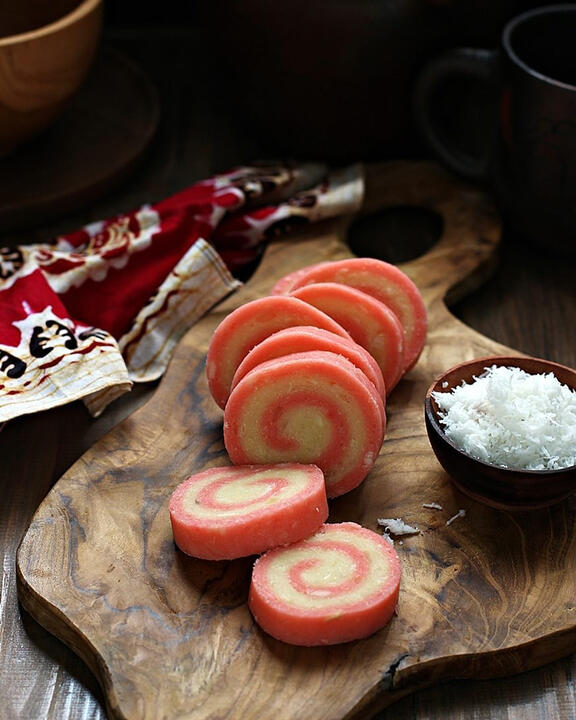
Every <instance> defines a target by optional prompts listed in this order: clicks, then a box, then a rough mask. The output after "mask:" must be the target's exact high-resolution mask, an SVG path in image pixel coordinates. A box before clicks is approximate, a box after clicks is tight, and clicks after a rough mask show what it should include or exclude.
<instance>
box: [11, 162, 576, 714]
mask: <svg viewBox="0 0 576 720" xmlns="http://www.w3.org/2000/svg"><path fill="white" fill-rule="evenodd" d="M368 189H369V192H368V194H367V198H366V206H365V210H366V212H369V213H370V212H373V211H375V210H377V209H378V208H381V207H386V206H397V205H416V206H419V207H425V208H428V209H431V210H434V211H436V212H438V213H439V214H440V215H441V216H442V218H443V223H444V228H443V233H442V238H441V240H440V241H439V242H438V243H437V244H436V245H435V246H434V247H433V248H432V249H431V250H430V251H429V252H428V253H427V254H426V255H425V256H424V257H422V258H419V259H417V260H414V261H411V262H409V263H406V264H404V265H403V266H402V267H403V269H404V270H405V271H406V272H407V273H408V274H409V275H410V276H411V277H412V278H413V279H414V280H415V282H416V283H417V284H418V286H419V287H420V288H421V290H422V292H423V295H424V298H425V301H426V303H427V306H428V308H429V316H430V332H429V339H428V343H427V345H426V348H425V350H424V353H423V355H422V357H421V359H420V361H419V363H418V364H417V365H416V367H415V368H414V369H413V370H412V371H411V372H410V373H409V374H408V375H407V376H406V377H405V379H404V380H403V381H402V382H401V383H400V384H399V386H398V387H397V388H396V389H395V391H394V392H393V394H392V396H391V397H390V399H389V404H388V408H387V413H388V423H389V424H388V433H387V438H386V440H385V443H384V446H383V449H382V453H381V455H380V458H379V460H378V462H377V465H376V467H375V469H374V471H373V472H372V473H371V474H370V476H369V477H368V479H367V480H366V481H365V482H364V483H363V484H362V486H361V487H360V488H358V489H357V490H355V491H353V492H352V493H349V494H348V495H345V496H343V497H341V498H338V499H337V500H335V501H332V503H331V511H330V521H332V522H338V521H343V520H353V521H356V522H359V523H361V524H363V525H365V526H366V527H371V528H373V529H376V527H377V522H376V521H377V518H378V517H402V518H403V519H404V520H405V521H407V522H409V523H410V524H416V525H417V526H418V527H419V528H420V529H421V531H422V532H421V534H420V535H418V536H414V537H412V538H409V539H405V540H404V542H403V544H402V545H398V550H399V554H400V557H401V560H402V562H403V567H404V577H403V584H402V591H401V596H400V602H399V606H398V615H397V617H396V618H394V620H393V622H392V623H391V624H390V626H389V627H388V628H387V629H385V630H383V631H381V632H379V633H377V634H376V635H374V636H373V637H372V638H369V639H368V640H365V641H361V642H357V643H350V644H346V645H342V646H335V647H332V648H312V649H306V648H295V647H290V646H288V645H285V644H283V643H280V642H277V641H274V640H272V639H271V638H269V637H267V636H266V635H265V634H264V633H262V632H261V631H260V630H259V629H258V628H257V627H256V626H255V625H254V623H253V621H252V619H251V616H250V614H249V612H248V610H247V607H246V602H245V601H246V597H247V590H248V583H249V574H250V565H251V559H245V560H238V561H234V562H229V563H209V562H204V561H198V560H194V559H192V558H188V557H186V556H184V555H182V554H181V553H180V552H178V551H177V550H176V549H175V547H174V545H173V543H172V540H171V533H170V527H169V520H168V514H167V503H168V500H169V496H170V493H171V491H172V489H173V488H174V487H175V485H176V484H177V483H178V482H180V481H181V480H182V479H184V478H185V477H186V476H187V474H189V473H190V472H192V471H194V470H198V469H201V468H204V467H208V466H212V465H218V464H223V463H225V462H226V456H225V452H224V449H223V445H222V438H221V421H222V416H221V412H220V411H219V410H218V409H217V408H216V406H215V404H214V403H213V401H212V400H211V399H210V398H209V396H208V393H207V388H206V383H205V379H204V372H203V371H204V364H203V363H204V355H205V351H206V347H207V344H208V342H209V338H210V335H211V333H212V331H213V329H214V327H215V326H216V324H217V323H218V322H219V321H220V319H221V318H222V317H223V316H224V315H225V314H226V313H227V312H229V311H230V310H231V309H232V308H234V307H236V306H238V305H239V304H241V303H243V302H246V301H247V300H249V299H252V298H254V297H259V296H261V295H264V294H266V293H267V292H268V290H269V289H270V287H271V285H272V284H273V282H274V281H275V280H276V279H277V278H278V277H279V276H280V275H282V274H283V273H285V272H289V271H290V270H293V269H296V268H297V267H301V266H303V265H306V264H310V263H313V262H318V261H321V260H325V259H336V258H341V257H345V256H347V255H348V254H349V251H348V249H347V247H346V245H345V242H344V238H345V233H346V227H347V223H346V222H342V221H339V222H334V223H330V224H327V225H326V226H325V227H324V228H323V233H322V234H320V235H319V234H318V230H317V229H316V230H315V231H314V233H313V234H310V235H308V236H303V237H300V238H299V239H298V240H296V239H295V240H293V241H290V240H286V241H284V242H282V243H276V244H274V245H272V246H270V248H269V249H268V251H267V253H266V256H265V259H264V261H263V263H262V265H261V266H260V268H259V270H258V271H257V273H256V275H255V276H254V277H253V278H252V279H251V281H250V282H249V284H248V285H247V286H246V287H245V288H244V289H243V290H241V291H240V292H238V293H237V294H235V295H234V296H232V297H231V298H230V299H229V300H228V301H227V302H226V303H224V304H223V305H221V306H219V307H218V308H217V309H216V310H215V311H214V312H212V313H211V314H210V315H209V316H208V317H206V318H205V319H204V320H203V321H201V322H200V323H199V324H197V325H196V326H195V327H194V328H193V329H192V330H191V331H190V332H189V333H188V334H187V335H186V337H185V338H184V340H183V341H182V343H181V345H180V346H179V348H178V351H177V353H176V355H175V357H174V359H173V361H172V363H171V366H170V368H169V371H168V374H167V376H166V377H165V378H164V380H163V381H162V383H161V385H160V387H159V389H158V391H157V392H156V394H155V395H154V397H153V398H152V400H150V401H149V402H148V403H147V404H146V405H145V406H144V407H143V408H141V409H140V410H139V411H138V412H137V413H136V414H135V415H133V416H131V417H130V418H129V419H127V420H126V421H124V422H123V423H122V424H121V425H120V426H118V427H117V428H115V429H114V430H113V431H112V432H111V433H109V434H108V435H107V436H105V437H104V438H103V439H102V440H100V441H99V442H98V443H96V444H95V445H94V447H93V448H91V449H90V450H89V451H88V452H87V453H86V454H85V455H84V456H83V457H82V458H81V459H80V460H79V461H78V462H77V463H76V464H75V465H74V466H73V467H72V468H71V469H70V470H69V471H68V472H67V473H66V474H65V475H64V476H63V477H62V479H61V480H60V481H59V482H58V483H57V484H56V486H55V487H54V489H53V490H52V491H51V492H50V493H49V494H48V496H47V498H46V499H45V501H44V502H43V503H42V504H41V505H40V508H39V510H38V512H37V513H36V515H35V516H34V518H33V521H32V524H31V526H30V529H29V530H28V532H27V533H26V535H25V537H24V539H23V542H22V545H21V547H20V551H19V555H18V575H19V592H20V598H21V601H22V603H23V605H24V607H25V608H26V609H27V610H28V611H29V612H30V613H31V614H32V615H33V616H34V617H35V618H36V619H37V620H38V621H39V622H40V623H41V624H42V625H44V626H45V627H47V628H48V629H49V630H50V631H51V632H53V633H55V634H56V635H57V636H58V637H60V638H61V639H62V640H64V642H66V643H67V644H68V645H69V646H70V647H71V648H72V649H73V650H74V651H75V652H77V653H78V654H79V655H80V656H81V657H83V658H84V660H85V661H86V662H87V664H88V665H89V666H90V668H91V669H92V670H93V672H94V673H95V675H96V676H97V677H98V679H99V681H100V682H101V684H102V686H103V688H104V692H105V697H106V703H107V708H108V713H109V716H110V717H117V718H157V717H162V716H165V717H183V716H184V715H185V716H186V717H190V718H216V717H223V716H226V717H228V718H272V717H277V718H287V719H288V718H293V717H301V716H302V717H304V716H305V717H314V718H334V719H335V718H338V719H342V718H365V717H368V716H369V714H371V713H373V712H375V711H376V710H377V709H378V708H379V707H382V706H384V705H386V704H388V703H390V702H392V701H393V700H395V699H397V698H398V697H400V696H401V695H402V694H406V693H409V692H411V691H413V690H414V689H417V688H419V687H422V686H424V685H429V684H432V683H435V682H437V681H438V680H441V679H443V678H449V677H494V676H499V675H505V674H509V673H514V672H519V671H522V670H526V669H529V668H532V667H536V666H538V665H541V664H543V663H545V662H549V661H550V660H553V659H555V658H558V657H561V656H563V655H566V654H568V653H569V652H572V651H573V650H574V648H575V647H576V609H575V606H574V598H575V597H576V593H575V590H576V588H575V582H576V581H575V576H574V572H573V569H574V564H575V553H576V542H575V538H574V533H573V532H572V526H573V524H574V518H573V513H574V503H573V501H572V500H569V501H567V502H565V503H563V504H561V505H558V506H556V507H554V508H550V509H548V510H546V511H540V512H538V513H537V514H534V513H532V514H518V515H514V514H510V513H506V512H502V511H497V510H492V509H490V508H487V507H484V506H482V505H479V504H477V503H474V502H473V501H471V500H468V499H466V498H464V496H462V495H460V494H459V493H458V492H457V491H456V490H454V489H453V486H452V485H451V483H450V482H449V480H448V478H447V477H446V475H445V474H444V473H443V471H442V470H441V468H440V467H439V465H438V464H437V462H436V460H435V458H434V456H433V454H432V451H431V450H430V447H429V444H428V442H427V439H426V436H425V430H424V422H423V399H424V394H425V391H426V389H427V387H428V385H429V384H430V382H431V381H432V379H433V378H434V377H435V376H436V375H437V374H438V373H440V372H441V371H443V370H445V369H446V368H447V367H449V366H450V365H453V364H456V363H457V362H462V361H464V360H467V359H471V358H473V357H475V356H478V355H487V354H492V353H493V354H499V353H508V352H510V350H509V349H508V348H506V347H504V346H502V345H499V344H498V343H496V342H494V341H492V340H489V339H487V338H485V337H483V336H482V335H480V334H478V333H477V332H475V331H473V330H471V329H470V328H467V327H466V326H465V325H463V324H462V323H461V322H459V321H458V320H456V319H455V318H454V317H453V316H452V315H451V314H450V312H449V311H448V310H447V309H446V306H445V303H444V298H445V296H446V295H447V294H450V295H451V297H452V299H454V298H455V297H456V296H458V297H462V296H463V295H464V294H465V293H466V292H469V291H471V290H472V289H474V288H476V287H478V284H479V283H480V282H481V281H482V279H483V278H484V277H485V273H486V272H487V269H488V267H489V266H490V264H491V262H492V261H493V258H494V252H495V250H496V247H497V245H498V239H499V230H500V229H499V223H498V220H497V218H496V216H495V214H494V212H493V208H492V207H491V205H490V204H489V203H488V202H487V200H486V199H485V198H484V197H483V196H482V195H481V194H479V193H478V192H477V191H474V190H472V189H470V188H468V187H466V186H461V185H460V184H458V183H455V182H454V181H453V180H451V178H449V177H448V176H447V175H445V174H444V173H443V172H441V171H439V170H438V169H436V168H434V167H432V166H428V165H419V164H403V163H398V164H387V165H385V166H381V167H379V168H378V169H377V170H376V171H374V172H373V173H372V174H370V176H369V185H368ZM430 502H436V503H440V504H441V505H442V507H443V509H442V510H431V509H427V508H424V507H423V503H430ZM459 509H465V510H466V516H465V517H464V518H459V519H458V520H456V521H455V522H453V523H452V524H450V525H447V524H446V523H447V521H448V519H449V518H450V517H451V516H453V515H454V514H455V513H456V512H457V511H458V510H459Z"/></svg>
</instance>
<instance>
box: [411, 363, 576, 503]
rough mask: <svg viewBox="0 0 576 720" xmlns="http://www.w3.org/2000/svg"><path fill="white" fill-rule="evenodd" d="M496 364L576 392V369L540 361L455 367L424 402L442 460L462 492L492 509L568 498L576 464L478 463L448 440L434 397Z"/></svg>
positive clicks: (575, 477)
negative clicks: (552, 379) (548, 376)
mask: <svg viewBox="0 0 576 720" xmlns="http://www.w3.org/2000/svg"><path fill="white" fill-rule="evenodd" d="M492 365H496V366H498V367H500V366H508V367H510V366H515V367H519V368H521V369H522V370H524V371H525V372H527V373H530V374H539V373H550V372H551V373H553V374H554V375H555V376H556V377H557V378H558V380H559V381H560V382H561V383H563V384H564V385H567V386H568V387H570V388H572V389H573V390H574V389H576V370H572V369H571V368H569V367H566V366H564V365H559V364H557V363H553V362H549V361H547V360H540V359H538V358H533V357H485V358H478V359H476V360H472V361H470V362H466V363H462V364H461V365H456V366H455V367H453V368H451V369H450V370H447V371H446V372H445V373H443V374H442V375H440V376H439V377H438V378H436V380H434V382H433V383H432V385H431V386H430V387H429V389H428V391H427V393H426V398H425V401H424V413H425V420H426V430H427V432H428V438H429V440H430V444H431V446H432V449H433V450H434V453H435V454H436V457H437V458H438V461H439V462H440V464H441V465H442V467H443V468H444V470H446V472H447V473H448V475H449V476H450V479H451V480H452V482H453V483H454V484H455V485H456V487H458V488H459V489H460V490H461V491H462V492H463V493H465V494H466V495H469V496H470V497H472V498H473V499H475V500H478V501H480V502H483V503H485V504H487V505H491V506H492V507H497V508H502V509H508V510H531V509H536V508H541V507H546V506H548V505H553V504H555V503H557V502H560V501H561V500H564V499H565V498H567V497H568V496H570V495H571V494H572V493H573V492H575V491H576V466H572V467H569V468H564V469H562V470H542V471H541V470H512V469H508V468H502V467H499V466H497V465H490V464H488V463H485V462H483V461H481V460H477V459H476V458H474V457H472V456H471V455H468V454H467V453H465V452H463V451H462V450H460V449H459V448H458V447H456V445H454V443H453V442H452V441H451V440H449V439H448V438H447V437H446V435H445V433H444V429H443V426H442V425H441V423H440V421H439V416H438V405H437V404H436V401H435V400H434V398H433V396H432V393H434V392H449V391H450V390H452V388H454V387H456V386H457V385H460V383H461V382H462V381H464V382H466V383H470V382H473V380H474V377H477V376H478V375H481V374H482V372H483V371H484V369H485V368H486V367H489V366H492Z"/></svg>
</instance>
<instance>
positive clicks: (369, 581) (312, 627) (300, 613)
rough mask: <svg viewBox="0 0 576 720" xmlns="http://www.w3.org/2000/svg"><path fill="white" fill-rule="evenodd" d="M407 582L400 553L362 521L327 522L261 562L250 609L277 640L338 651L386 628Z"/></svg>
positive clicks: (255, 574)
mask: <svg viewBox="0 0 576 720" xmlns="http://www.w3.org/2000/svg"><path fill="white" fill-rule="evenodd" d="M400 579H401V567H400V560H399V558H398V555H397V554H396V551H395V550H394V548H393V547H392V545H391V544H390V543H389V542H388V541H387V540H385V539H384V538H383V537H382V536H381V535H378V534H377V533H375V532H373V531H372V530H367V529H366V528H363V527H361V526H360V525H356V524H355V523H340V524H327V525H324V526H323V527H322V528H321V529H320V530H318V532H317V533H316V534H315V535H313V536H312V537H310V538H307V539H306V540H302V541H301V542H298V543H295V544H294V545H289V546H288V547H285V548H278V549H275V550H271V551H270V552H267V553H266V554H265V555H262V557H260V558H258V560H256V562H255V564H254V569H253V572H252V582H251V585H250V594H249V599H248V605H249V607H250V611H251V612H252V614H253V616H254V619H255V620H256V622H257V623H258V625H260V627H261V628H262V629H263V630H265V631H266V632H267V633H268V634H270V635H272V636H273V637H275V638H276V639H277V640H282V641H284V642H287V643H292V644H294V645H333V644H335V643H342V642H349V641H350V640H359V639H361V638H365V637H368V636H369V635H372V634H373V633H374V632H376V631H377V630H379V629H380V628H382V627H384V626H385V625H386V624H387V623H388V622H389V621H390V619H391V618H392V615H393V614H394V610H395V608H396V605H397V602H398V594H399V589H400Z"/></svg>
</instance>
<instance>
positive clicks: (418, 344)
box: [290, 258, 427, 371]
mask: <svg viewBox="0 0 576 720" xmlns="http://www.w3.org/2000/svg"><path fill="white" fill-rule="evenodd" d="M328 282H330V283H341V284H342V285H349V286H350V287H353V288H356V290H361V291H362V292H364V293H367V294H368V295H371V296H372V297H374V298H376V300H380V302H383V303H384V304H385V305H388V307H389V308H390V309H391V310H392V311H393V312H394V313H395V314H396V315H397V317H398V319H399V320H400V322H401V323H402V327H403V328H404V371H407V370H409V369H410V368H411V367H412V366H413V365H414V364H415V363H416V361H417V360H418V357H419V355H420V353H421V351H422V348H423V346H424V342H425V340H426V330H427V313H426V306H425V305H424V301H423V300H422V296H421V294H420V291H419V290H418V288H417V287H416V285H415V284H414V282H413V281H412V280H411V279H410V278H409V277H408V276H407V275H406V273H404V272H403V271H402V270H400V268H398V267H396V266H395V265H391V264H390V263H387V262H384V261H382V260H376V259H374V258H350V259H347V260H335V261H334V262H330V263H327V264H320V265H311V266H310V267H309V268H308V270H307V272H304V268H302V269H301V270H300V271H299V272H298V275H297V276H296V277H295V278H294V279H293V281H292V282H291V283H290V287H291V288H292V289H291V292H293V291H294V290H297V289H298V288H302V287H304V286H305V285H311V284H313V283H328Z"/></svg>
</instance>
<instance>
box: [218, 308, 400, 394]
mask: <svg viewBox="0 0 576 720" xmlns="http://www.w3.org/2000/svg"><path fill="white" fill-rule="evenodd" d="M374 302H377V301H374ZM311 350H325V351H327V352H333V353H336V354H337V355H342V356H343V357H345V358H346V359H347V360H350V362H351V363H353V364H354V365H356V367H357V368H359V369H360V370H362V371H363V372H364V374H365V375H366V377H367V378H368V380H370V381H371V382H372V384H373V385H374V387H375V388H376V389H377V390H378V392H379V393H380V395H381V396H382V397H383V398H384V397H385V396H386V386H385V383H384V378H383V377H382V371H381V370H380V367H379V366H378V363H377V362H376V360H374V358H373V357H372V355H370V353H369V352H368V351H367V350H365V349H364V348H363V347H362V346H361V345H359V344H358V343H356V342H354V341H353V340H351V339H349V338H345V337H342V336H340V335H336V334H335V333H332V332H329V331H328V330H322V329H321V328H315V327H312V326H299V327H291V328H286V329H285V330H279V331H278V332H276V333H273V334H272V335H270V337H267V338H266V339H265V340H262V342H261V343H258V345H256V346H255V347H253V348H252V350H250V352H249V353H248V355H246V357H245V358H244V360H242V362H241V363H240V365H239V366H238V370H236V373H235V375H234V379H233V381H232V388H234V387H236V385H237V384H238V383H239V382H240V380H241V379H242V378H243V377H244V375H246V374H247V373H248V372H250V370H253V369H254V368H255V367H256V365H259V364H260V363H263V362H266V360H274V359H275V358H279V357H284V356H285V355H291V354H293V353H299V352H309V351H311Z"/></svg>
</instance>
